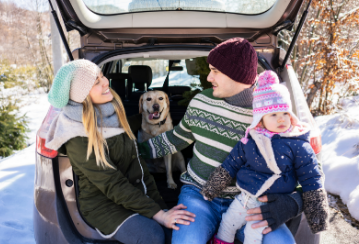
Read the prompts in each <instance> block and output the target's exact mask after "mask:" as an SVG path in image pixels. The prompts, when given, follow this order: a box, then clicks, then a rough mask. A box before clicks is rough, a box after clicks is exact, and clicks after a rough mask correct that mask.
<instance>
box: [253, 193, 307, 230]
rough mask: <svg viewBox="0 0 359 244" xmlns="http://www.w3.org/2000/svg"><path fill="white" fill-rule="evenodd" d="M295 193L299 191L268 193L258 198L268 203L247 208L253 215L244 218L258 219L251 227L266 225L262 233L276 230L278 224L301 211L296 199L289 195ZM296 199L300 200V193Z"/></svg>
mask: <svg viewBox="0 0 359 244" xmlns="http://www.w3.org/2000/svg"><path fill="white" fill-rule="evenodd" d="M297 194H299V193H297V192H293V193H291V194H268V195H266V196H262V197H260V198H258V200H259V201H261V202H268V203H267V204H265V205H262V206H260V207H257V208H252V209H249V210H248V211H247V213H248V214H253V215H251V216H247V217H246V220H247V221H260V222H258V223H255V224H252V226H251V227H252V228H253V229H256V228H259V227H265V226H267V228H265V229H264V230H263V232H262V233H263V234H268V233H269V232H271V231H273V230H276V229H277V228H278V227H279V226H280V225H282V224H284V223H285V222H287V221H288V220H290V219H291V218H294V217H295V216H297V215H298V214H299V213H300V212H301V211H298V208H299V207H298V203H297V201H296V200H294V198H293V197H291V195H297ZM296 199H297V200H298V201H299V200H300V201H301V197H300V194H299V199H298V198H296ZM261 220H262V221H261Z"/></svg>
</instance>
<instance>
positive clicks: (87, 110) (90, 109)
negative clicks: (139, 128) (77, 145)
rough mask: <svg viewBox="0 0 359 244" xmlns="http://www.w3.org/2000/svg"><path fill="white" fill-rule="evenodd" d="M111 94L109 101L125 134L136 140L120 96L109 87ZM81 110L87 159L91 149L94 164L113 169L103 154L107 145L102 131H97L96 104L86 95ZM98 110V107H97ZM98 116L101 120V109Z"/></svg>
mask: <svg viewBox="0 0 359 244" xmlns="http://www.w3.org/2000/svg"><path fill="white" fill-rule="evenodd" d="M110 91H111V94H112V95H113V99H112V101H111V103H112V105H113V107H114V108H115V112H116V114H117V117H118V120H119V123H120V126H122V128H123V129H124V130H125V132H126V134H127V135H128V137H129V138H130V139H131V140H133V141H134V140H136V137H135V136H134V135H133V133H132V131H131V128H130V125H129V124H128V121H127V117H126V114H125V109H124V107H123V104H122V101H121V98H120V97H119V96H118V95H117V93H116V92H115V91H114V90H112V89H111V88H110ZM82 105H83V110H82V123H83V124H84V127H85V131H86V133H87V136H88V145H87V157H86V159H87V160H88V159H89V157H90V155H91V153H92V150H94V152H95V157H96V164H97V165H98V166H100V167H103V168H104V169H105V168H112V169H115V168H114V166H113V165H111V164H110V163H109V162H108V161H107V159H106V154H105V148H106V150H107V152H108V146H107V143H106V140H105V138H104V137H103V135H102V132H100V131H99V127H98V124H97V116H96V113H95V107H97V106H96V104H94V103H92V100H91V98H90V96H87V97H86V99H85V101H83V102H82ZM98 111H100V109H98ZM100 118H101V121H102V116H101V111H100Z"/></svg>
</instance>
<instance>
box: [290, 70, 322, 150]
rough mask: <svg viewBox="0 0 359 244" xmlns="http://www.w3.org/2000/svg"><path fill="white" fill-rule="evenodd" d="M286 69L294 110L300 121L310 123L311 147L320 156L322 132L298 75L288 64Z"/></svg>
mask: <svg viewBox="0 0 359 244" xmlns="http://www.w3.org/2000/svg"><path fill="white" fill-rule="evenodd" d="M285 67H286V70H287V72H288V77H289V80H290V86H291V90H292V94H293V99H292V100H294V106H293V110H295V111H294V112H295V114H296V115H297V117H298V119H299V120H300V121H302V122H305V123H308V124H309V125H310V127H311V131H310V145H311V146H312V148H313V150H314V152H315V154H318V153H320V151H321V150H322V137H321V135H320V130H319V128H318V126H317V124H316V122H315V120H314V118H313V116H312V114H311V113H310V110H309V108H308V105H307V101H306V99H305V97H304V94H303V91H302V88H301V87H300V85H299V82H298V79H297V75H296V74H295V71H294V69H293V67H292V65H289V64H287V65H286V66H285Z"/></svg>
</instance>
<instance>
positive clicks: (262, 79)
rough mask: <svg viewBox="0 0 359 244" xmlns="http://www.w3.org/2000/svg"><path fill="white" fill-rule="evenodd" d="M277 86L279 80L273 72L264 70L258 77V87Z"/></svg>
mask: <svg viewBox="0 0 359 244" xmlns="http://www.w3.org/2000/svg"><path fill="white" fill-rule="evenodd" d="M273 84H279V79H278V76H277V74H276V73H275V72H274V71H271V70H266V71H264V72H262V73H261V74H260V75H259V77H258V86H267V85H273Z"/></svg>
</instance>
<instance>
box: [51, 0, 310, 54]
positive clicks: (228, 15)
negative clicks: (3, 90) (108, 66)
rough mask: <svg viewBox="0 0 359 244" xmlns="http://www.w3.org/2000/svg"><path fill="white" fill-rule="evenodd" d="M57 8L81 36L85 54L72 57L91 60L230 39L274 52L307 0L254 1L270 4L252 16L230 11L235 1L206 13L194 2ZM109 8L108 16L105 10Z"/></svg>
mask: <svg viewBox="0 0 359 244" xmlns="http://www.w3.org/2000/svg"><path fill="white" fill-rule="evenodd" d="M56 2H57V4H58V7H59V10H60V13H61V16H62V19H63V20H64V23H65V26H66V29H67V31H70V30H77V31H79V33H80V34H81V36H82V38H81V48H80V49H78V50H77V51H76V52H75V53H74V57H75V58H86V59H92V58H93V57H94V56H97V55H98V54H99V53H103V52H107V51H111V50H117V49H123V48H126V47H140V46H143V45H155V46H156V45H166V44H192V45H193V44H194V45H204V46H205V45H211V46H213V45H215V44H218V43H220V42H222V41H225V40H227V39H229V38H232V37H242V38H245V39H247V40H248V41H250V42H251V43H252V45H254V46H263V47H264V46H265V47H268V46H272V47H276V46H277V38H276V35H277V33H278V32H279V31H280V30H282V29H291V28H292V26H293V23H294V21H295V19H296V16H297V14H298V11H299V9H300V7H301V5H302V3H303V0H277V1H275V0H269V1H255V2H258V4H260V3H261V2H263V4H264V3H265V2H270V3H271V4H269V5H266V6H265V7H264V8H259V11H262V12H254V13H251V12H253V10H248V6H244V7H243V6H242V5H240V6H242V9H241V8H240V7H237V8H236V9H234V8H233V9H232V8H230V7H229V6H232V5H233V3H236V1H231V2H232V5H230V4H229V3H228V4H227V5H228V6H227V5H226V6H224V7H222V8H223V11H220V10H219V9H218V6H212V7H211V6H209V7H205V5H204V4H206V2H207V1H187V2H193V4H192V5H193V6H191V4H189V3H188V4H187V5H188V6H182V5H179V4H178V3H177V2H186V1H153V2H168V3H169V4H167V5H168V6H167V7H163V6H162V8H159V7H158V6H157V5H153V6H151V5H150V6H147V5H146V6H145V7H143V6H142V7H141V6H140V2H141V1H136V0H133V1H113V2H114V3H116V2H119V3H121V2H129V4H128V5H127V9H125V10H123V9H121V10H117V12H116V10H111V9H116V8H115V7H116V6H112V5H111V6H107V5H99V4H98V5H91V4H90V1H86V0H56ZM92 2H94V1H91V3H92ZM147 2H151V1H146V3H147ZM197 2H203V6H202V5H201V6H198V3H197ZM211 2H213V1H211ZM214 2H226V1H214ZM241 2H244V1H239V0H238V4H240V3H241ZM86 3H88V4H86ZM170 3H171V4H170ZM106 6H107V9H110V10H103V9H105V8H106ZM125 6H126V5H125ZM131 6H132V7H131ZM234 6H235V5H234ZM245 7H246V8H245ZM111 11H112V12H111ZM108 13H110V14H108Z"/></svg>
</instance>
